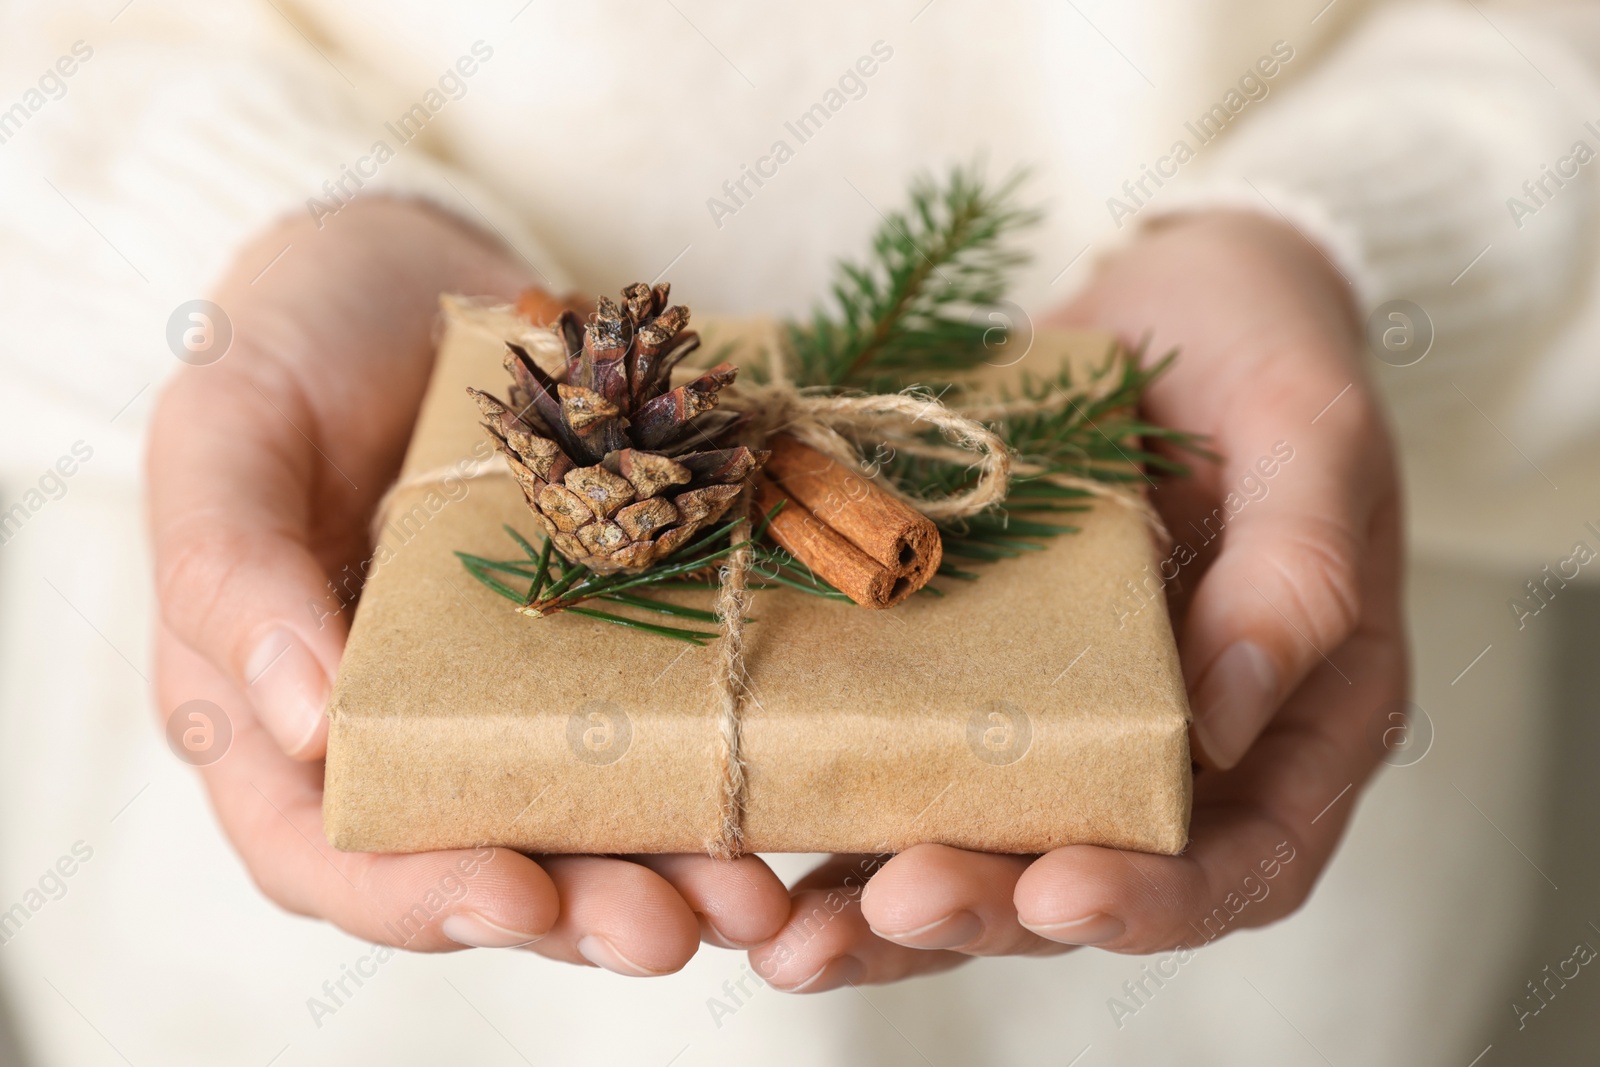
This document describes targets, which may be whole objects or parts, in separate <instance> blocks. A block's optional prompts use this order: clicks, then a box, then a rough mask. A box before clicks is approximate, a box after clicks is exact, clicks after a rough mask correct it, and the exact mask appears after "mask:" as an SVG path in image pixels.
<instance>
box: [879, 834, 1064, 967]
mask: <svg viewBox="0 0 1600 1067" xmlns="http://www.w3.org/2000/svg"><path fill="white" fill-rule="evenodd" d="M1029 862H1030V859H1029V858H1028V857H1025V856H996V855H991V854H989V853H984V852H967V851H965V850H963V849H958V848H951V847H949V846H948V845H916V846H913V847H912V848H909V849H907V850H906V851H904V852H902V853H900V854H899V855H898V856H896V857H894V858H893V859H891V860H890V861H889V862H888V863H887V864H885V865H884V866H883V869H882V870H880V871H878V873H877V874H875V875H873V878H872V881H871V882H870V883H868V885H867V889H866V892H865V893H864V894H863V895H862V900H861V912H862V914H863V915H864V916H865V917H866V920H867V924H868V926H869V927H870V928H871V930H872V932H873V933H874V934H876V935H877V936H878V937H880V938H883V939H884V940H887V941H892V942H894V943H895V944H897V945H902V946H904V947H906V948H915V949H949V950H951V951H955V952H961V953H963V954H965V955H969V956H1000V955H1018V954H1023V953H1033V952H1039V951H1061V947H1060V946H1059V945H1058V944H1056V943H1055V942H1052V941H1047V940H1045V939H1043V938H1041V937H1039V936H1038V935H1037V934H1035V933H1033V932H1032V931H1031V930H1028V929H1027V928H1026V927H1024V926H1023V925H1022V924H1021V923H1019V922H1017V907H1016V904H1015V903H1014V902H1013V899H1012V898H1013V896H1014V893H1015V890H1016V885H1017V879H1019V878H1021V877H1022V873H1023V872H1024V871H1026V870H1027V869H1028V865H1029Z"/></svg>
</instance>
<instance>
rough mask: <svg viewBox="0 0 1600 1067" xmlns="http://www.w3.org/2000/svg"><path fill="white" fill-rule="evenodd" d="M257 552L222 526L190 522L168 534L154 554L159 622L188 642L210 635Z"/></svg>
mask: <svg viewBox="0 0 1600 1067" xmlns="http://www.w3.org/2000/svg"><path fill="white" fill-rule="evenodd" d="M255 548H256V546H255V545H253V543H252V538H251V537H250V536H249V535H248V534H246V533H244V532H243V531H240V530H238V529H236V528H234V527H232V526H230V525H228V524H225V523H215V522H199V521H194V522H188V523H184V524H182V525H179V526H175V527H173V528H171V529H169V530H167V531H166V532H165V533H164V534H163V536H162V537H161V539H160V541H159V543H158V544H157V548H156V571H155V585H156V598H157V602H158V603H159V605H160V609H161V618H162V621H164V622H165V623H166V624H167V625H168V626H170V627H172V629H173V630H174V631H175V632H176V633H178V634H179V635H181V636H182V637H184V638H185V639H186V640H193V639H195V638H197V637H200V636H201V635H206V634H211V633H214V632H215V628H214V627H212V626H211V625H210V623H211V622H212V621H213V620H214V619H215V618H216V616H217V614H218V610H219V608H220V606H221V605H222V604H223V603H226V602H229V600H230V599H232V598H231V597H230V590H233V589H234V588H235V587H236V586H237V583H238V581H239V576H240V573H241V569H242V568H243V567H244V566H245V563H246V561H247V560H249V559H251V558H252V554H253V552H254V549H255ZM239 602H243V601H239Z"/></svg>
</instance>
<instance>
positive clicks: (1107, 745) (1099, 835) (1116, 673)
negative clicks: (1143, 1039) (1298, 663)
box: [324, 300, 1190, 853]
mask: <svg viewBox="0 0 1600 1067" xmlns="http://www.w3.org/2000/svg"><path fill="white" fill-rule="evenodd" d="M695 325H696V326H697V328H699V329H700V330H701V332H702V333H703V334H705V335H706V342H707V343H706V345H705V346H704V351H706V352H714V351H716V350H717V349H718V347H719V346H720V345H722V344H723V343H726V342H733V343H737V344H741V348H740V350H739V351H738V352H737V354H735V355H734V356H733V357H732V358H733V360H734V362H744V363H746V364H748V363H750V362H751V361H752V360H753V359H755V358H757V356H756V352H758V351H759V349H758V347H755V346H753V345H752V344H751V343H750V342H752V340H753V339H756V338H758V337H759V336H761V333H760V331H762V330H764V329H768V328H769V327H766V326H764V325H763V324H759V323H753V322H743V321H733V320H720V321H719V320H711V321H709V322H707V321H703V320H697V321H696V324H695ZM516 329H517V327H516V325H515V320H513V319H511V318H510V317H509V316H508V315H506V314H504V313H497V312H493V311H489V310H486V309H480V308H470V307H467V306H466V305H464V304H462V303H459V302H454V301H450V300H447V301H446V323H445V330H444V333H443V340H442V344H441V347H440V351H439V359H438V366H437V368H436V370H435V372H434V377H433V381H432V384H431V386H430V388H429V390H428V394H427V397H426V399H425V401H424V403H423V406H422V410H421V414H420V417H419V419H418V422H417V428H416V433H415V436H414V439H413V440H412V442H411V446H410V450H409V452H408V454H407V456H406V461H405V467H404V471H403V472H402V477H403V478H404V477H407V476H412V475H416V474H419V473H421V472H428V471H433V470H435V469H437V468H441V467H446V466H449V465H452V464H458V463H461V461H463V460H470V459H472V458H475V457H482V456H485V455H494V458H495V460H496V462H498V461H499V460H498V456H497V455H495V454H493V453H488V452H486V450H485V437H484V434H483V431H482V430H481V429H480V428H479V426H478V418H479V416H478V412H477V409H476V407H475V406H474V404H473V402H472V401H471V399H470V398H469V397H468V396H467V394H466V387H467V386H468V385H469V384H470V385H475V386H478V387H487V388H489V389H490V390H491V391H498V390H499V389H500V388H501V386H502V380H503V378H504V376H505V375H504V371H503V370H502V369H501V364H500V358H501V352H502V350H503V346H502V340H503V338H504V337H506V336H512V335H514V334H515V332H516ZM1103 355H1104V339H1102V338H1096V337H1088V336H1082V335H1071V334H1061V333H1040V334H1038V335H1037V337H1036V338H1035V340H1034V345H1033V349H1032V351H1031V352H1030V354H1029V356H1028V358H1027V359H1026V360H1025V361H1024V362H1025V363H1026V365H1027V366H1029V367H1031V368H1033V369H1035V370H1038V371H1050V370H1053V369H1054V368H1055V367H1057V366H1059V363H1058V362H1056V361H1058V360H1061V359H1072V360H1075V361H1078V362H1080V363H1083V364H1087V363H1088V362H1090V361H1092V360H1094V361H1097V360H1099V359H1101V358H1103ZM1072 520H1073V521H1074V522H1077V523H1078V524H1079V525H1081V527H1082V532H1081V533H1078V534H1075V535H1066V536H1060V537H1056V538H1054V539H1051V540H1050V541H1048V542H1047V543H1046V545H1045V549H1044V551H1041V552H1030V553H1027V554H1026V555H1025V556H1024V557H1023V558H1020V559H1012V560H1005V561H1002V562H999V563H989V564H979V565H974V566H971V567H970V568H969V569H971V570H974V571H977V572H979V573H981V575H982V577H981V578H980V579H979V580H977V581H975V582H962V581H943V582H940V583H939V584H940V585H941V586H942V587H943V588H944V589H945V591H946V595H945V596H944V597H943V598H937V597H933V596H927V595H924V596H915V597H912V598H911V600H909V601H907V602H906V603H905V604H903V605H901V606H900V607H897V608H893V609H890V610H887V611H868V610H865V609H862V608H858V607H856V606H854V605H852V604H847V603H839V602H835V601H829V600H824V599H821V598H817V597H811V596H807V595H805V594H802V593H797V592H791V591H788V590H765V591H760V592H757V593H756V594H755V595H754V608H753V609H752V611H751V616H752V618H753V619H754V620H755V622H754V623H752V624H751V625H750V626H748V627H747V628H746V637H747V642H748V643H747V659H748V665H749V670H750V681H751V685H752V691H753V699H752V700H750V701H749V702H748V703H747V706H746V709H745V713H744V720H743V735H742V736H743V746H744V748H743V751H744V756H745V759H746V762H747V776H748V783H747V798H748V805H747V814H746V818H745V823H744V827H745V841H746V847H747V849H748V850H749V851H762V852H887V851H896V850H899V849H902V848H905V847H907V846H909V845H912V844H914V843H917V842H923V841H935V842H941V843H944V844H948V845H955V846H959V847H963V848H969V849H980V850H985V851H991V852H1015V853H1036V852H1042V851H1045V850H1047V849H1052V848H1056V847H1059V846H1062V845H1067V844H1074V843H1085V844H1096V845H1107V846H1114V847H1117V848H1126V849H1136V850H1141V851H1147V852H1160V853H1176V852H1178V851H1180V850H1182V848H1183V847H1184V844H1185V841H1186V839H1187V835H1188V823H1189V807H1190V763H1189V748H1188V735H1187V730H1188V705H1187V702H1186V699H1185V696H1184V688H1183V682H1182V677H1181V674H1180V671H1179V666H1178V657H1177V651H1176V649H1175V647H1174V643H1173V636H1172V631H1171V626H1170V623H1169V620H1168V617H1167V613H1166V611H1165V609H1164V608H1163V607H1162V606H1161V605H1160V603H1159V593H1157V594H1156V596H1157V598H1158V599H1157V601H1156V602H1154V603H1152V602H1150V601H1149V600H1148V599H1141V598H1138V597H1135V596H1134V595H1133V594H1132V593H1130V592H1129V589H1128V586H1127V585H1126V584H1125V583H1127V582H1130V581H1132V582H1136V583H1141V584H1145V583H1144V582H1143V580H1144V578H1145V577H1146V575H1145V572H1144V568H1145V567H1146V565H1147V564H1149V563H1151V562H1152V560H1153V555H1154V551H1155V549H1154V538H1153V536H1152V533H1151V531H1150V530H1149V529H1148V528H1147V527H1146V525H1145V524H1144V522H1143V520H1142V519H1141V518H1140V517H1139V516H1138V515H1137V514H1136V513H1135V512H1134V511H1133V510H1131V509H1129V508H1127V507H1123V506H1120V505H1118V504H1117V503H1115V502H1110V501H1102V502H1099V503H1098V504H1097V505H1096V506H1095V507H1094V509H1093V510H1092V511H1091V512H1087V513H1084V514H1081V515H1077V516H1073V517H1072ZM502 523H509V524H511V525H512V526H513V527H515V528H517V529H518V530H520V531H522V532H523V533H524V534H525V535H528V536H530V537H531V536H532V535H533V534H534V533H536V532H537V530H538V527H537V524H536V523H535V522H534V520H533V519H532V517H531V516H530V515H529V514H528V513H527V510H526V507H525V505H524V503H523V501H522V497H521V493H520V491H519V490H518V488H517V486H516V483H515V482H514V481H513V480H512V479H510V478H509V477H488V478H478V479H473V480H461V479H459V478H457V479H453V480H451V481H449V482H447V483H445V484H443V485H438V486H434V487H432V488H423V487H414V488H407V489H404V490H402V491H400V492H399V493H397V494H396V496H395V498H394V500H393V502H392V505H391V507H390V508H389V512H388V522H387V524H386V525H385V527H384V530H383V533H382V536H381V538H380V542H379V546H378V548H377V550H376V552H375V561H376V566H375V568H374V569H373V571H372V573H371V575H370V578H369V580H368V582H367V585H366V588H365V591H364V593H363V594H362V599H361V603H360V606H359V609H358V610H357V612H356V616H355V620H354V625H353V628H352V630H351V633H350V640H349V645H348V647H347V649H346V651H345V656H344V661H343V664H342V665H341V668H340V673H339V678H338V681H337V684H336V686H335V690H334V695H333V699H332V702H331V705H330V708H329V712H328V714H329V719H330V732H329V739H328V758H327V782H326V786H327V793H326V798H325V801H324V818H325V822H326V831H327V835H328V839H329V840H330V841H331V842H333V844H334V845H335V846H336V847H338V848H341V849H347V850H360V851H376V852H415V851H424V850H431V849H444V848H468V847H473V846H477V845H483V844H493V845H503V846H508V847H511V848H515V849H518V850H521V851H525V852H535V853H537V852H599V853H643V852H696V851H702V850H704V849H706V847H707V844H708V842H710V841H711V840H713V839H714V837H715V835H716V833H717V830H718V827H719V825H720V823H719V819H720V812H719V808H718V790H719V789H720V786H721V779H720V771H719V768H718V752H719V748H718V715H717V711H716V707H717V704H716V697H715V693H714V691H713V687H712V680H713V671H714V669H715V654H716V649H715V647H714V646H707V647H705V648H697V647H694V646H689V645H683V644H680V643H678V642H674V641H670V640H667V639H665V638H661V637H656V636H654V635H648V634H643V633H640V632H637V631H632V630H626V629H623V628H621V627H617V626H613V625H608V624H606V623H604V622H600V621H597V620H592V619H584V618H580V617H576V616H558V617H555V618H550V619H530V618H526V617H523V616H521V615H518V614H517V613H516V612H515V610H514V608H513V606H512V605H511V604H510V603H509V602H507V601H506V600H504V599H501V598H500V597H497V596H495V595H494V594H493V593H492V592H490V591H489V590H487V589H485V588H483V587H482V586H481V585H480V584H479V583H477V582H476V581H474V580H473V579H472V578H471V576H470V575H468V574H467V573H466V572H465V571H464V570H463V569H462V567H461V565H460V563H459V562H458V561H457V560H456V558H455V556H454V555H452V551H453V550H457V549H459V550H462V551H466V552H472V553H476V554H479V555H484V556H488V557H490V558H494V559H506V558H511V557H513V556H515V555H516V554H517V553H516V549H515V547H514V545H513V544H512V542H511V541H510V540H509V538H507V536H506V534H505V532H504V531H503V530H502V529H501V524H502ZM964 566H965V565H964ZM671 595H672V596H674V597H681V598H682V599H683V602H685V603H693V604H697V605H699V606H704V607H709V606H710V600H711V594H710V593H699V592H694V591H685V592H682V593H674V594H671ZM664 621H667V622H671V621H672V620H670V619H666V620H664ZM690 625H693V626H696V627H697V628H712V629H714V628H715V627H714V625H712V626H710V627H706V626H705V625H704V624H690Z"/></svg>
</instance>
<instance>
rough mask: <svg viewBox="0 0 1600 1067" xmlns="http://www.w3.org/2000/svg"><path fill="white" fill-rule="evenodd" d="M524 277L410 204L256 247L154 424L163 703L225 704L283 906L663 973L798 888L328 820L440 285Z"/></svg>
mask: <svg viewBox="0 0 1600 1067" xmlns="http://www.w3.org/2000/svg"><path fill="white" fill-rule="evenodd" d="M286 246H287V247H288V251H286V252H285V251H283V249H284V248H285V247H286ZM280 253H281V255H282V258H281V259H280V260H277V261H276V262H274V257H277V256H279V255H280ZM528 281H529V279H528V276H527V275H526V273H525V272H524V270H523V269H522V267H521V266H520V265H519V264H518V263H517V262H516V261H515V260H513V259H511V258H510V257H509V256H508V255H507V254H506V253H505V252H504V250H503V249H500V248H499V247H498V246H496V245H495V244H493V243H492V242H490V241H487V240H485V239H483V238H482V237H480V236H479V235H477V234H475V233H472V232H470V231H469V230H467V229H466V228H464V227H462V226H460V225H458V224H457V223H455V222H453V221H451V220H449V219H447V218H445V217H444V216H442V215H438V214H436V213H434V212H433V211H431V210H429V209H427V208H425V207H422V206H420V205H416V204H409V203H403V202H398V201H384V200H371V201H363V202H358V203H356V204H352V205H350V206H349V207H346V208H345V209H344V210H343V211H341V212H340V213H339V214H338V215H337V216H336V217H334V218H333V219H331V220H327V221H326V224H325V226H324V227H323V228H321V229H319V228H317V227H316V226H315V225H313V224H312V223H311V222H310V221H309V220H303V221H297V222H290V223H286V224H284V225H282V226H280V227H278V228H277V229H276V230H275V231H273V232H271V233H269V234H266V235H264V236H263V237H262V238H261V239H260V240H259V241H257V242H255V243H254V245H253V246H252V247H251V248H249V249H247V250H246V251H245V252H244V253H243V254H242V255H241V257H240V259H239V261H238V262H237V264H236V265H235V266H234V268H233V269H232V271H231V273H230V274H229V276H228V278H227V279H226V280H225V281H224V282H223V284H222V286H221V288H220V290H219V291H218V292H217V294H216V303H217V304H218V305H219V306H220V307H222V308H223V309H224V311H225V312H226V314H227V315H228V316H229V318H230V319H231V321H232V326H233V338H234V339H233V344H232V348H231V349H230V350H229V351H228V352H227V354H226V355H225V356H224V357H223V358H222V359H221V360H220V361H218V362H216V363H213V364H211V365H209V366H195V367H186V368H185V369H184V370H183V371H182V373H180V374H179V375H177V376H176V378H175V379H174V380H173V382H172V383H171V385H170V387H169V388H168V389H167V390H166V392H165V393H164V394H163V395H162V397H161V400H160V402H159V405H158V407H157V410H156V414H155V419H154V426H153V429H152V433H151V441H150V451H149V457H148V462H149V486H150V501H149V508H150V524H151V532H152V539H153V543H154V549H155V558H156V580H157V589H158V596H159V600H160V606H161V626H160V628H159V633H158V636H157V647H156V659H157V692H158V699H159V708H160V712H161V714H162V715H163V716H167V715H170V714H171V713H172V712H173V711H174V709H176V708H178V707H179V705H182V704H184V703H186V702H188V701H191V700H197V699H200V700H208V701H210V702H212V703H213V704H215V705H217V706H218V707H219V708H220V709H222V711H223V713H224V714H225V715H226V716H227V717H228V720H229V722H230V723H231V725H232V731H233V738H232V743H231V747H230V748H229V749H228V751H227V753H226V754H225V755H224V756H223V758H221V759H220V760H218V761H217V762H215V763H212V764H210V765H209V766H206V767H204V768H202V774H203V775H204V778H205V784H206V787H207V789H208V790H209V791H210V794H211V799H212V803H213V804H214V805H215V808H216V811H217V815H218V818H219V819H220V820H221V822H222V825H223V828H224V830H225V831H226V832H227V833H228V835H229V837H230V838H231V839H232V841H233V843H234V846H235V847H236V848H237V849H238V850H239V853H240V855H241V856H242V857H243V859H244V861H245V864H246V866H248V867H249V869H250V872H251V874H252V875H253V876H254V877H255V879H256V881H257V883H258V884H259V885H260V886H261V888H262V890H263V891H264V892H265V893H266V894H267V895H268V896H270V897H271V898H272V899H273V900H275V901H277V902H278V903H279V904H281V905H282V906H284V907H285V908H288V909H289V910H291V911H294V912H298V913H300V914H304V915H313V916H318V917H321V918H325V919H328V920H329V921H331V922H333V923H335V924H336V925H338V926H339V927H341V928H342V929H344V930H346V931H348V932H350V933H352V934H355V935H356V936H358V937H361V938H365V939H367V940H371V941H375V942H380V943H384V944H391V945H403V946H404V947H407V948H411V949H419V950H425V951H434V950H445V949H453V948H459V947H461V946H463V945H474V946H484V947H503V946H511V945H522V944H528V945H529V947H531V948H532V949H533V950H534V951H536V952H540V953H542V954H544V955H547V956H550V957H552V958H555V959H561V960H566V961H569V962H572V963H583V962H588V963H593V964H597V965H599V966H602V967H606V968H609V969H611V970H613V971H618V972H620V973H624V974H640V975H643V974H665V973H668V972H671V971H675V970H677V969H678V968H680V967H682V966H683V965H684V963H685V962H687V961H688V959H689V958H690V957H691V956H692V955H693V954H694V951H695V948H696V946H697V943H698V941H699V939H700V938H701V937H702V936H703V937H704V938H705V939H706V940H708V941H710V942H712V943H717V944H724V945H750V944H754V943H757V942H760V941H763V940H765V939H767V938H768V937H770V936H771V935H772V934H773V933H774V931H775V930H776V929H777V928H778V926H779V924H780V923H781V922H782V921H783V918H784V917H785V915H786V914H787V909H788V895H787V892H786V890H785V889H784V887H783V885H782V883H780V882H779V881H778V880H777V878H776V877H775V876H774V875H773V874H772V872H771V871H770V870H768V869H767V867H766V866H765V865H764V864H763V863H762V862H761V861H760V860H758V859H755V858H753V857H751V858H746V859H743V860H739V861H737V862H734V863H721V862H714V861H712V860H710V859H708V858H707V857H704V856H699V857H694V856H668V857H652V858H649V859H641V860H639V861H638V862H632V861H629V860H625V859H617V858H604V857H596V856H563V857H548V858H544V859H542V860H541V861H540V862H535V861H534V860H532V859H529V858H528V857H526V856H523V855H520V854H518V853H516V852H513V851H510V850H507V849H480V850H477V851H475V852H471V851H461V852H440V853H426V854H419V855H394V856H380V855H363V854H350V853H341V852H337V851H335V850H334V849H333V848H332V847H331V846H330V845H329V844H328V842H327V840H326V839H325V838H324V836H323V833H322V763H321V759H322V755H323V752H324V750H325V747H326V744H327V724H326V720H325V718H324V716H323V710H324V707H325V705H326V703H327V699H328V694H329V690H330V688H331V684H332V679H333V677H334V674H335V672H336V670H337V669H338V665H339V658H340V655H341V653H342V652H343V648H344V640H345V635H346V630H347V626H348V621H349V611H347V610H336V609H339V602H338V600H337V599H336V598H335V596H334V594H333V593H332V592H331V591H330V586H329V579H330V578H331V577H333V576H335V575H338V574H340V573H341V571H342V570H343V568H345V567H346V566H347V565H352V566H356V567H357V571H356V573H360V570H359V564H360V563H361V561H362V560H363V559H364V558H365V557H366V556H367V554H368V553H369V552H370V551H371V545H370V544H369V543H368V537H367V526H368V520H369V519H370V518H371V515H372V511H373V508H374V507H375V506H376V504H377V501H378V499H379V497H380V496H381V495H382V494H383V492H384V490H385V489H386V488H387V486H388V485H389V483H390V482H391V481H393V479H394V477H395V474H396V472H397V471H398V470H399V466H400V460H401V457H402V454H403V452H404V450H405V447H406V443H407V441H408V439H409V437H410V433H411V427H412V424H413V422H414V421H415V418H416V414H417V408H418V406H419V404H420V402H421V398H422V393H423V390H424V388H425V386H426V385H427V381H428V374H429V371H430V368H431V366H432V361H433V340H432V328H433V324H434V321H435V317H436V314H437V307H438V304H437V300H438V295H439V294H440V293H441V292H447V291H453V292H465V293H473V294H487V295H498V296H501V297H504V298H506V299H507V300H510V299H511V298H513V297H514V296H515V295H516V294H517V292H518V291H519V290H521V289H522V288H523V287H524V286H526V285H527V284H528Z"/></svg>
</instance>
